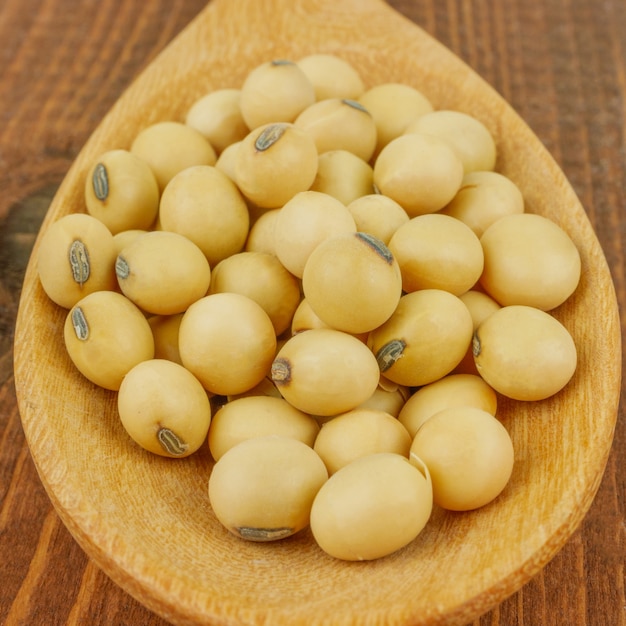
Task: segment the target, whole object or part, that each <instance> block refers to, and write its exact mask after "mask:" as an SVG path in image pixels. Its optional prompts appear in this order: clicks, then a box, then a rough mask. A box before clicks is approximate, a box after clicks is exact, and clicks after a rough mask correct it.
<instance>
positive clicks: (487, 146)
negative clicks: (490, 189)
mask: <svg viewBox="0 0 626 626" xmlns="http://www.w3.org/2000/svg"><path fill="white" fill-rule="evenodd" d="M405 133H407V134H410V133H423V134H427V135H433V136H435V137H439V138H441V139H443V140H444V141H446V142H448V144H449V145H450V146H451V147H452V149H453V150H454V152H455V153H456V154H457V156H458V157H459V159H460V160H461V162H462V163H463V171H464V172H465V173H468V172H475V171H485V170H487V171H490V170H493V169H494V168H495V166H496V158H497V149H496V143H495V141H494V138H493V136H492V135H491V132H490V131H489V130H488V129H487V127H486V126H485V125H484V124H483V123H482V122H481V121H480V120H478V119H477V118H476V117H474V116H472V115H469V114H468V113H463V112H461V111H447V110H442V109H439V110H437V111H431V112H430V113H426V114H425V115H422V116H420V117H419V118H417V119H416V120H415V121H413V122H411V124H409V126H408V127H407V128H406V129H405Z"/></svg>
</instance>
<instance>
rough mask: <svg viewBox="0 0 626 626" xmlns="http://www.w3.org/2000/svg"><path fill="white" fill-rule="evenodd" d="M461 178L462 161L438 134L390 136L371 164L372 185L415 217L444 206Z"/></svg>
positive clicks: (456, 188) (457, 188)
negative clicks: (372, 169) (390, 138)
mask: <svg viewBox="0 0 626 626" xmlns="http://www.w3.org/2000/svg"><path fill="white" fill-rule="evenodd" d="M462 181H463V163H462V162H461V160H460V159H459V157H458V156H457V154H456V153H455V152H454V150H453V149H452V148H451V147H450V145H449V144H448V143H447V142H446V141H445V140H443V139H440V138H439V137H434V136H431V135H424V134H417V133H411V134H407V135H401V136H400V137H397V138H395V139H392V140H391V141H390V142H389V143H388V144H387V145H386V146H385V147H384V148H383V149H382V150H381V152H380V154H379V155H378V157H377V158H376V162H375V163H374V184H375V185H376V187H377V189H378V190H379V191H380V193H382V194H384V195H386V196H389V197H390V198H391V199H392V200H395V201H396V202H397V203H398V204H399V205H400V206H401V207H402V208H403V209H404V210H405V211H406V212H407V213H408V215H409V217H416V216H418V215H424V214H426V213H435V212H436V211H439V210H440V209H443V208H444V207H445V206H446V205H447V204H448V203H449V202H450V201H451V200H452V199H453V198H454V196H455V195H456V193H457V192H458V190H459V188H460V187H461V183H462Z"/></svg>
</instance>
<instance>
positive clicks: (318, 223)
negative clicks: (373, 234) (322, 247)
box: [274, 191, 356, 278]
mask: <svg viewBox="0 0 626 626" xmlns="http://www.w3.org/2000/svg"><path fill="white" fill-rule="evenodd" d="M355 232H356V224H355V223H354V219H353V218H352V215H351V214H350V211H348V209H347V208H346V206H345V205H344V204H343V203H342V202H340V201H339V200H337V198H333V196H330V195H328V194H326V193H322V192H321V191H302V192H300V193H298V194H296V195H295V196H294V197H293V198H291V199H290V200H289V201H288V202H287V203H286V204H285V205H284V206H283V207H282V208H281V209H280V213H279V214H278V216H277V217H276V222H275V224H274V250H275V252H276V256H277V257H278V258H279V260H280V262H281V263H282V264H283V265H284V266H285V267H286V268H287V269H288V270H289V271H290V272H291V273H292V274H293V275H294V276H296V277H298V278H302V275H303V274H304V267H305V265H306V262H307V260H308V258H309V256H310V254H311V253H312V252H313V250H314V249H315V248H317V246H318V245H319V244H320V243H321V242H322V241H325V240H326V239H329V238H330V237H333V236H336V235H341V234H347V233H355Z"/></svg>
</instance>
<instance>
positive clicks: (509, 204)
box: [440, 171, 524, 237]
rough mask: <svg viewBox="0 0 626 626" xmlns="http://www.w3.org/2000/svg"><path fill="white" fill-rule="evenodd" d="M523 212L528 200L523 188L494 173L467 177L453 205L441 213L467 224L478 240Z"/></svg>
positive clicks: (453, 199)
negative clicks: (497, 223) (496, 224)
mask: <svg viewBox="0 0 626 626" xmlns="http://www.w3.org/2000/svg"><path fill="white" fill-rule="evenodd" d="M523 212H524V196H523V195H522V192H521V191H520V189H519V187H518V186H517V185H516V184H515V183H514V182H513V181H512V180H511V179H510V178H507V177H506V176H504V175H503V174H500V173H498V172H492V171H474V172H469V173H467V174H465V176H464V177H463V181H462V182H461V187H460V189H459V190H458V191H457V193H456V195H455V196H454V198H452V201H451V202H450V203H449V204H448V205H447V206H445V207H444V208H443V209H441V211H440V213H443V214H444V215H450V216H451V217H455V218H456V219H458V220H461V221H462V222H463V223H464V224H467V225H468V226H469V227H470V228H471V229H472V230H473V231H474V233H475V235H476V236H477V237H481V236H482V234H483V233H484V232H485V230H487V228H488V227H489V226H491V224H493V223H494V222H495V221H497V220H499V219H500V218H501V217H504V216H505V215H514V214H518V213H523Z"/></svg>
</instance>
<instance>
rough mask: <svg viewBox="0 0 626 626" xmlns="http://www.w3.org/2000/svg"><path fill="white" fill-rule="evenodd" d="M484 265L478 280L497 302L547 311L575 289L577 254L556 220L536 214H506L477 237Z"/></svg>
mask: <svg viewBox="0 0 626 626" xmlns="http://www.w3.org/2000/svg"><path fill="white" fill-rule="evenodd" d="M480 242H481V245H482V248H483V253H484V257H485V267H484V271H483V274H482V276H481V277H480V284H481V286H482V287H483V289H484V290H485V291H486V292H487V293H488V294H489V295H490V296H491V297H493V298H494V299H495V300H496V301H497V302H499V303H500V304H501V305H513V304H521V305H526V306H532V307H536V308H538V309H542V310H544V311H551V310H552V309H555V308H556V307H557V306H559V305H561V304H563V302H565V301H566V300H567V299H568V298H569V297H570V296H571V295H572V294H573V293H574V291H575V290H576V287H577V286H578V282H579V281H580V275H581V260H580V254H579V252H578V249H577V247H576V245H575V244H574V242H573V241H572V240H571V238H570V237H569V235H568V234H567V233H566V232H565V231H564V230H563V229H562V228H561V227H560V226H559V225H558V224H556V223H555V222H553V221H552V220H550V219H548V218H547V217H543V216H542V215H537V214H534V213H521V214H517V215H508V216H505V217H502V218H500V219H499V220H497V221H496V222H495V223H493V224H492V225H491V226H490V227H489V228H487V230H486V231H485V232H484V233H483V235H482V237H481V238H480Z"/></svg>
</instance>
